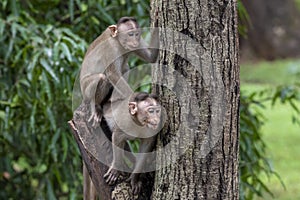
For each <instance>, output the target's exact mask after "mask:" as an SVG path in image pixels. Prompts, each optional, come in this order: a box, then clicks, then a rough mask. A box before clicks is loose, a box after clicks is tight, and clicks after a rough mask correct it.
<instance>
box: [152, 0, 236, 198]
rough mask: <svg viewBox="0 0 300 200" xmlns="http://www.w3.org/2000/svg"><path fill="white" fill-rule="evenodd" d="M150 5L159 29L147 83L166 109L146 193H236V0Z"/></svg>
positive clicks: (174, 195) (166, 195)
mask: <svg viewBox="0 0 300 200" xmlns="http://www.w3.org/2000/svg"><path fill="white" fill-rule="evenodd" d="M151 6H152V8H158V13H159V14H158V15H159V16H158V17H159V27H160V28H161V31H160V50H161V51H160V57H159V63H158V66H157V67H155V68H154V70H153V74H152V75H153V82H154V83H155V85H154V86H153V87H154V88H153V89H154V90H155V92H156V93H158V94H159V95H160V97H161V101H162V105H163V106H164V107H165V109H166V111H167V123H166V124H165V126H164V129H163V130H162V131H161V132H160V134H159V135H158V141H157V157H156V169H157V171H156V175H155V184H154V188H153V193H152V199H157V200H167V199H222V200H223V199H230V200H231V199H238V198H239V195H238V191H239V189H238V184H239V179H238V150H239V148H238V147H239V142H238V139H239V65H238V36H237V9H236V0H217V1H215V0H208V1H198V0H191V1H182V0H176V1H169V0H154V1H152V2H151ZM154 12H155V9H152V13H151V15H152V17H153V16H154V15H155V13H154Z"/></svg>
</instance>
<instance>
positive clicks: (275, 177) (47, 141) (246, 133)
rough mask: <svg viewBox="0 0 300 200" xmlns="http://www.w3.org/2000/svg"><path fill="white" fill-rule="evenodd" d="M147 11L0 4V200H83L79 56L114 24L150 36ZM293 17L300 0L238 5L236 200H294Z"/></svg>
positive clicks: (23, 1)
mask: <svg viewBox="0 0 300 200" xmlns="http://www.w3.org/2000/svg"><path fill="white" fill-rule="evenodd" d="M149 9H150V8H149V0H116V1H107V0H88V1H81V0H69V1H62V0H48V1H44V0H2V1H1V2H0V11H1V13H0V35H1V37H0V97H1V99H0V188H1V189H0V199H82V185H81V184H82V174H81V168H82V163H81V157H80V153H79V151H78V148H77V145H76V143H75V140H74V138H73V137H72V134H71V131H70V129H69V128H68V126H67V121H68V120H70V119H71V118H72V95H73V93H72V92H73V85H74V82H75V80H76V77H77V76H78V72H79V69H80V66H81V62H82V59H83V56H84V53H85V51H86V48H87V46H88V44H89V43H90V42H92V41H93V40H94V39H95V38H96V37H97V36H98V35H99V34H100V33H101V32H102V31H103V30H104V29H105V28H106V27H107V26H108V25H111V24H114V23H115V22H116V20H117V19H118V18H120V17H121V16H125V15H129V16H135V17H136V18H137V19H138V21H139V23H140V26H141V27H148V26H149ZM299 9H300V0H295V1H294V0H287V1H281V0H273V1H272V0H265V1H260V0H252V1H239V2H238V12H239V21H240V24H239V33H240V36H241V37H240V38H241V40H240V46H241V52H240V54H241V106H240V129H241V136H240V180H241V181H240V198H241V199H272V198H274V199H300V191H299V189H298V188H300V183H299V182H300V178H298V177H299V175H298V171H297V170H299V169H300V161H299V159H298V157H299V156H298V152H299V150H300V149H299V148H300V147H299V145H297V143H298V141H300V140H299V139H300V131H299V124H300V123H299V120H300V119H299V106H300V103H299V99H300V92H299V87H300V85H299V84H300V81H299V78H300V50H299V48H300V44H299V43H300V39H299V37H300V33H299V31H300V27H299V26H300V22H299V19H300V17H299V15H300V12H299ZM130 62H131V66H136V65H139V64H140V62H139V61H137V60H136V59H134V60H131V61H130ZM148 69H149V68H148ZM148 69H147V70H148ZM139 70H141V73H140V74H143V68H141V69H139ZM144 73H147V72H144ZM137 78H138V79H141V78H145V79H147V80H149V76H147V77H137ZM131 81H133V82H134V80H131ZM146 89H147V88H146ZM297 156H298V157H297ZM259 196H261V197H259Z"/></svg>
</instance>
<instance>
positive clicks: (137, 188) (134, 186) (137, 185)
mask: <svg viewBox="0 0 300 200" xmlns="http://www.w3.org/2000/svg"><path fill="white" fill-rule="evenodd" d="M137 179H138V178H137V177H136V176H135V175H133V174H131V176H130V177H129V178H128V179H127V181H130V184H131V190H132V194H133V195H138V194H139V193H140V192H141V190H142V182H141V181H139V180H137Z"/></svg>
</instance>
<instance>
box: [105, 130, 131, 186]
mask: <svg viewBox="0 0 300 200" xmlns="http://www.w3.org/2000/svg"><path fill="white" fill-rule="evenodd" d="M125 144H126V135H125V133H123V132H121V131H114V132H113V135H112V148H113V161H112V164H111V167H110V168H109V170H108V171H107V172H106V173H105V174H104V179H105V180H106V183H107V184H109V185H113V184H115V183H116V181H117V180H118V178H119V176H120V171H121V170H122V169H123V168H124V162H123V159H124V147H125Z"/></svg>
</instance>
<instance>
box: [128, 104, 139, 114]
mask: <svg viewBox="0 0 300 200" xmlns="http://www.w3.org/2000/svg"><path fill="white" fill-rule="evenodd" d="M137 111H138V108H137V103H136V102H129V113H130V114H131V115H135V114H136V113H137Z"/></svg>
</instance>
